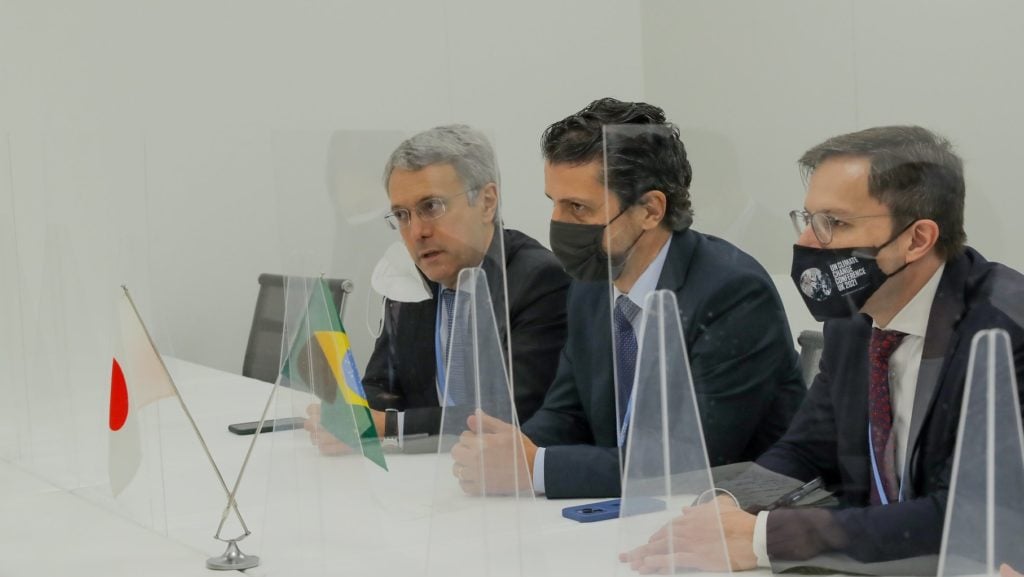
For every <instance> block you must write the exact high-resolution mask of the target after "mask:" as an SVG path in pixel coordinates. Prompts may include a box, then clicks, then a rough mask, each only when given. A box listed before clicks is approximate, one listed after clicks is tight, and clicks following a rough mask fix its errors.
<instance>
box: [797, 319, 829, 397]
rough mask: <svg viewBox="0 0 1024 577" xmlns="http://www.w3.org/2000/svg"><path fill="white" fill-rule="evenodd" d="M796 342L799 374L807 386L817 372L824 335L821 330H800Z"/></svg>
mask: <svg viewBox="0 0 1024 577" xmlns="http://www.w3.org/2000/svg"><path fill="white" fill-rule="evenodd" d="M796 342H797V343H799V345H800V374H802V375H803V377H804V384H806V385H807V386H808V387H810V386H811V383H813V382H814V377H815V376H817V374H818V363H819V362H820V361H821V350H822V349H823V348H825V335H823V334H822V333H821V331H801V332H800V336H799V337H797V339H796Z"/></svg>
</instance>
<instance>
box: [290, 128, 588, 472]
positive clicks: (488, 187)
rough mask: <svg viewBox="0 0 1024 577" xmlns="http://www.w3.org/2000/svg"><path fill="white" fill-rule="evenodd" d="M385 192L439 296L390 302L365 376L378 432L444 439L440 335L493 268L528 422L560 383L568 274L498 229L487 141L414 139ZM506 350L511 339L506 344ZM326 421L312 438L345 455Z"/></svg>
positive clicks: (454, 136) (436, 136)
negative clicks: (464, 282) (459, 291)
mask: <svg viewBox="0 0 1024 577" xmlns="http://www.w3.org/2000/svg"><path fill="white" fill-rule="evenodd" d="M384 186H385V188H386V190H387V194H388V198H389V200H390V202H391V211H390V212H389V213H388V214H387V215H386V220H387V223H388V224H389V225H390V226H391V227H392V228H393V229H395V230H397V231H398V232H399V233H400V234H401V237H402V241H403V243H404V244H405V247H406V249H407V250H408V252H409V255H410V256H411V257H412V260H413V261H414V263H415V264H416V267H417V269H418V270H419V272H420V274H421V275H422V277H423V278H424V279H425V281H426V284H427V286H428V287H429V290H430V294H431V298H430V299H429V300H426V301H423V302H415V303H411V302H396V301H393V300H390V299H388V300H386V304H385V310H386V313H385V316H384V330H383V332H382V333H381V336H380V337H379V338H378V339H377V342H376V345H375V346H374V351H373V354H372V355H371V357H370V360H369V363H368V364H367V367H366V374H365V375H364V377H363V387H364V388H365V390H366V396H367V400H368V401H369V404H370V408H371V409H372V410H373V415H374V421H375V424H376V426H377V430H378V432H379V433H381V434H383V436H384V437H385V438H388V437H393V438H395V437H396V438H397V439H398V440H399V443H400V444H404V443H403V441H404V438H405V437H406V436H409V435H419V434H423V433H426V434H428V435H435V434H437V433H438V431H439V428H440V425H441V400H442V399H444V398H445V397H444V391H443V386H444V379H443V378H438V375H439V374H443V367H444V363H443V359H444V358H445V355H444V354H443V353H444V352H446V350H447V346H448V340H449V337H450V335H448V334H447V333H446V331H445V330H442V329H443V327H446V326H447V320H448V318H449V317H450V316H451V314H452V311H451V306H452V303H453V301H454V294H455V293H454V290H455V288H456V282H457V280H458V277H459V272H460V271H462V270H463V269H465V268H470V267H481V268H482V269H483V270H484V272H485V273H486V275H487V282H488V285H489V288H490V296H491V302H492V304H493V306H494V312H495V318H496V320H497V324H498V333H499V334H500V335H501V338H502V339H503V341H504V340H506V339H510V340H511V355H512V358H511V367H512V374H513V376H514V395H515V405H516V411H517V413H518V416H519V419H520V420H521V421H525V420H526V419H527V418H528V417H530V416H531V415H532V414H533V413H534V412H535V411H536V410H537V408H538V407H540V405H541V402H542V401H543V399H544V394H545V393H546V391H547V389H548V386H549V385H550V384H551V381H552V379H553V378H554V373H555V367H556V366H557V364H558V363H557V361H558V354H559V352H560V351H561V349H562V345H563V344H564V342H565V330H566V329H565V299H566V291H567V289H568V286H569V277H568V276H567V275H566V274H565V272H564V271H563V270H562V267H561V265H560V264H559V262H558V259H556V258H555V256H554V255H553V254H552V253H551V252H550V251H548V250H547V249H545V248H544V247H543V246H541V245H540V244H539V243H538V242H537V241H535V240H534V239H532V238H530V237H528V236H526V235H525V234H523V233H521V232H518V231H515V230H509V229H503V228H502V227H501V226H500V224H501V223H500V219H499V216H498V205H499V201H498V198H499V188H498V166H497V162H496V160H495V155H494V150H493V149H492V147H491V145H490V143H489V142H488V141H487V138H486V137H485V136H484V135H483V134H482V133H480V132H479V131H477V130H474V129H472V128H470V127H468V126H464V125H450V126H439V127H436V128H432V129H430V130H427V131H424V132H421V133H419V134H416V135H415V136H413V137H411V138H409V139H407V140H405V141H404V142H402V143H401V144H400V145H399V146H398V148H396V149H395V151H394V152H393V153H392V154H391V158H390V159H389V160H388V162H387V164H386V166H385V169H384ZM506 279H507V292H506ZM506 295H507V299H506ZM506 302H507V303H508V306H507V312H506V306H505V305H506ZM506 319H507V320H508V325H507V326H506ZM508 344H509V343H507V342H502V349H503V350H505V351H507V350H508V348H509V347H508V346H507V345H508ZM507 361H508V359H506V362H507ZM439 367H440V368H441V371H439V370H438V369H439ZM315 412H316V411H315V410H314V411H313V412H312V413H313V414H312V415H311V416H314V417H315V416H316V415H315ZM318 420H319V419H316V418H311V419H310V420H309V421H307V429H309V430H310V432H311V433H316V434H314V435H313V438H314V442H316V443H317V444H318V446H320V448H321V450H322V451H324V452H332V451H334V450H336V449H338V450H342V449H341V446H340V444H339V443H338V442H337V441H336V440H334V439H333V438H332V437H330V436H329V435H327V434H325V432H324V431H323V429H321V428H319V427H318V426H317V425H316V424H315V423H316V422H317V421H318ZM427 446H430V444H429V443H428V444H427ZM434 446H436V444H435V445H434Z"/></svg>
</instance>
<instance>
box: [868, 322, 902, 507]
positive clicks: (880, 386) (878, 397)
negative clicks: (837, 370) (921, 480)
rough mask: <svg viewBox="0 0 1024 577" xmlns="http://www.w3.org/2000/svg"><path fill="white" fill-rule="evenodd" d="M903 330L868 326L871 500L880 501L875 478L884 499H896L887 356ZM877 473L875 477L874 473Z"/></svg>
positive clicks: (893, 500)
mask: <svg viewBox="0 0 1024 577" xmlns="http://www.w3.org/2000/svg"><path fill="white" fill-rule="evenodd" d="M905 336H907V335H906V333H901V332H899V331H883V330H881V329H872V330H871V345H870V347H869V349H868V360H869V361H870V363H871V386H870V388H869V389H868V422H869V423H870V424H871V432H870V435H871V449H872V454H873V457H874V462H875V465H876V467H875V468H873V469H872V471H871V504H872V505H880V504H881V503H882V499H881V497H880V496H879V490H878V481H879V480H880V481H881V483H882V488H883V490H884V492H885V496H886V499H887V500H888V502H889V503H895V502H896V501H897V500H898V499H899V485H898V482H897V481H896V438H895V437H894V436H893V434H892V397H891V394H890V392H889V357H891V356H892V353H893V351H895V350H896V347H898V346H900V341H902V340H903V337H905ZM876 473H877V475H878V477H877V478H876V477H875V475H876Z"/></svg>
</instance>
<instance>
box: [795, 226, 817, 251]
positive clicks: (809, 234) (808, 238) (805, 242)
mask: <svg viewBox="0 0 1024 577" xmlns="http://www.w3.org/2000/svg"><path fill="white" fill-rule="evenodd" d="M796 243H797V244H798V245H800V246H807V247H811V248H821V243H820V242H818V237H817V236H815V234H814V229H812V228H811V227H810V226H805V227H804V231H803V232H801V233H800V237H799V238H797V239H796Z"/></svg>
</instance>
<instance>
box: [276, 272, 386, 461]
mask: <svg viewBox="0 0 1024 577" xmlns="http://www.w3.org/2000/svg"><path fill="white" fill-rule="evenodd" d="M281 374H282V375H283V376H285V377H287V378H288V379H289V380H291V381H293V382H299V383H302V384H304V385H306V386H307V387H309V388H310V390H312V391H314V392H316V393H317V396H319V397H320V399H321V401H322V404H321V407H320V425H321V426H323V428H324V429H327V431H328V432H329V433H331V434H332V435H334V436H335V437H336V438H337V439H338V440H339V441H341V442H342V443H345V444H346V445H348V446H349V447H351V448H352V449H354V450H357V451H361V452H362V453H363V455H364V456H365V457H366V458H367V459H370V460H371V461H373V462H374V463H376V464H377V465H380V467H381V468H383V469H384V470H385V471H386V470H387V468H388V466H387V463H386V462H385V461H384V451H383V450H381V445H380V438H379V437H378V436H377V429H376V427H374V425H373V417H372V416H371V414H370V405H369V403H367V402H366V391H364V390H363V382H362V379H360V378H359V369H358V368H357V367H356V361H355V357H354V356H352V350H351V347H350V346H349V341H348V335H346V334H345V327H343V326H342V324H341V319H339V318H338V308H337V307H336V306H335V304H334V298H333V297H332V296H331V291H330V290H329V289H328V287H327V282H326V281H325V280H324V279H322V278H321V279H318V280H317V281H316V283H315V285H314V287H313V292H312V294H311V295H310V297H309V305H308V306H307V307H306V312H305V317H304V318H303V319H302V322H301V323H300V324H299V330H298V332H297V336H296V338H295V340H294V341H293V343H292V348H291V350H290V351H289V353H288V359H287V360H286V361H285V363H284V367H282V368H281Z"/></svg>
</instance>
